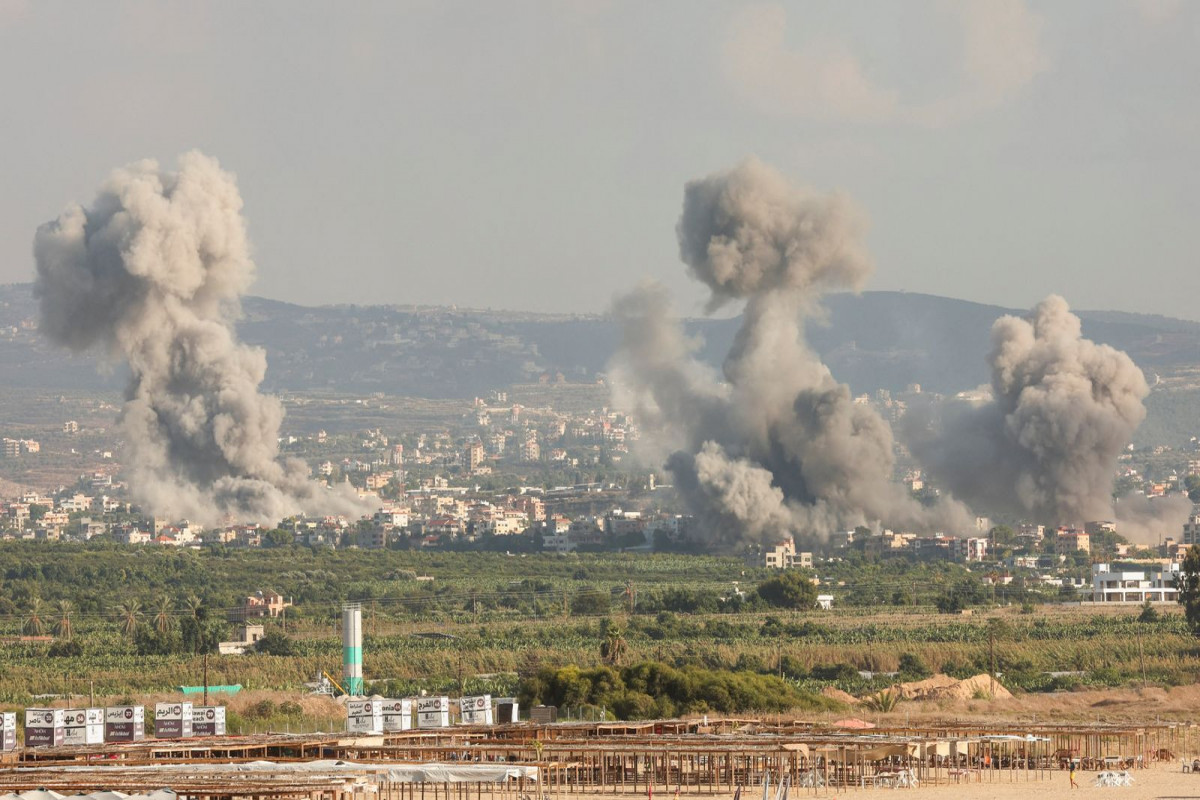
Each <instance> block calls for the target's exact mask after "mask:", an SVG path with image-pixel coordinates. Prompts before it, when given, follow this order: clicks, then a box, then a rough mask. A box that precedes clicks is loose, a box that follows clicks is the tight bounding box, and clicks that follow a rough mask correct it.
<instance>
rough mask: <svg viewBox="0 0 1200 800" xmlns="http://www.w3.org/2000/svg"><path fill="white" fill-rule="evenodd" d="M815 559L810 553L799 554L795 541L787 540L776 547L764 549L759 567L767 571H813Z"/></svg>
mask: <svg viewBox="0 0 1200 800" xmlns="http://www.w3.org/2000/svg"><path fill="white" fill-rule="evenodd" d="M812 565H813V557H812V553H809V552H798V551H797V550H796V540H795V539H790V538H789V539H785V540H784V541H782V542H780V543H779V544H777V545H775V546H774V547H771V548H768V549H764V550H763V552H762V554H761V555H760V556H759V566H763V567H766V568H767V569H793V568H794V567H804V568H806V569H812Z"/></svg>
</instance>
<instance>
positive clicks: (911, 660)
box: [900, 653, 933, 680]
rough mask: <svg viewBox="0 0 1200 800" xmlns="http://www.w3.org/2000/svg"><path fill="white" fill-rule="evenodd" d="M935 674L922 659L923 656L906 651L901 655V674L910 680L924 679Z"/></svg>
mask: <svg viewBox="0 0 1200 800" xmlns="http://www.w3.org/2000/svg"><path fill="white" fill-rule="evenodd" d="M932 674H933V671H932V670H931V669H929V667H928V666H927V665H926V664H925V662H924V661H922V660H921V657H920V656H918V655H914V654H912V653H904V654H902V655H901V656H900V675H901V676H902V677H904V678H907V679H909V680H923V679H924V678H928V677H929V676H930V675H932Z"/></svg>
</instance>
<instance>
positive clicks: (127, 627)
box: [117, 600, 142, 639]
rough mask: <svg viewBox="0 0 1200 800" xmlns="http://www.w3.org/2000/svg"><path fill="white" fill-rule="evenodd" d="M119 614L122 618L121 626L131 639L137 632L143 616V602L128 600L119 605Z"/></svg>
mask: <svg viewBox="0 0 1200 800" xmlns="http://www.w3.org/2000/svg"><path fill="white" fill-rule="evenodd" d="M117 614H118V615H119V617H120V619H121V628H122V630H124V631H125V635H126V636H128V637H129V638H130V639H132V638H133V634H134V633H136V632H137V626H138V621H139V620H140V619H141V617H142V604H141V603H139V602H138V601H137V600H126V601H125V602H124V603H120V604H118V605H117Z"/></svg>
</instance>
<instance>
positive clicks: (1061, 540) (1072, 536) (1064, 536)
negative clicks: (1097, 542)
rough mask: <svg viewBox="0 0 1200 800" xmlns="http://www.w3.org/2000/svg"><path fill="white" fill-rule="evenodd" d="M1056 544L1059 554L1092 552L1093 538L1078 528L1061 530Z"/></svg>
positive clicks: (1058, 532)
mask: <svg viewBox="0 0 1200 800" xmlns="http://www.w3.org/2000/svg"><path fill="white" fill-rule="evenodd" d="M1054 542H1055V551H1056V552H1059V553H1090V552H1092V538H1091V537H1090V536H1088V534H1087V533H1086V532H1085V531H1081V530H1079V529H1077V528H1059V529H1058V531H1057V535H1056V536H1055V539H1054Z"/></svg>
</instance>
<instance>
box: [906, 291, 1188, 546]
mask: <svg viewBox="0 0 1200 800" xmlns="http://www.w3.org/2000/svg"><path fill="white" fill-rule="evenodd" d="M988 363H989V365H990V366H991V371H992V383H991V399H990V400H989V401H987V402H983V403H966V402H952V403H950V404H948V405H947V406H945V407H944V408H943V409H942V421H941V426H940V430H939V431H938V432H937V433H936V434H935V433H933V432H932V431H931V430H928V429H926V430H921V431H918V432H916V433H915V434H914V436H913V437H911V441H910V446H911V447H912V450H913V454H914V455H915V456H917V458H918V459H919V460H920V461H921V462H922V464H923V465H924V466H925V467H926V468H928V469H929V471H930V473H931V474H932V475H933V477H934V478H935V479H936V480H937V481H938V482H939V483H940V484H942V485H944V486H945V487H947V488H948V489H950V491H951V492H953V493H954V495H955V496H956V497H958V498H959V499H961V500H963V501H965V502H966V503H968V504H969V505H971V506H972V507H975V508H978V509H980V510H987V511H989V512H996V511H1000V512H1009V513H1015V514H1020V515H1024V516H1030V517H1032V518H1034V519H1036V520H1039V521H1043V520H1044V521H1048V522H1051V523H1052V524H1064V523H1067V524H1071V523H1083V522H1086V521H1091V520H1111V519H1114V516H1115V515H1114V505H1113V499H1112V490H1113V478H1114V474H1115V471H1116V465H1117V457H1118V456H1119V455H1120V454H1121V452H1122V450H1124V448H1125V446H1126V445H1127V444H1128V443H1129V442H1130V440H1131V439H1132V437H1133V432H1134V431H1135V430H1136V429H1137V426H1138V425H1139V424H1140V423H1141V422H1142V420H1143V419H1144V418H1145V416H1146V407H1145V406H1144V405H1143V403H1142V401H1143V400H1144V399H1145V397H1146V396H1147V395H1148V394H1149V391H1150V390H1149V388H1148V387H1147V386H1146V380H1145V378H1144V376H1143V375H1142V371H1141V370H1140V369H1138V367H1137V365H1135V364H1134V363H1133V360H1132V359H1130V358H1129V356H1128V355H1126V354H1125V353H1123V352H1121V351H1119V350H1115V349H1114V348H1112V347H1109V346H1107V345H1102V344H1096V343H1095V342H1093V341H1091V340H1089V339H1085V338H1084V337H1083V334H1082V332H1081V325H1080V321H1079V317H1077V316H1075V315H1074V314H1072V313H1071V311H1070V309H1069V308H1068V306H1067V303H1066V301H1065V300H1063V298H1061V297H1058V296H1056V295H1052V296H1050V297H1047V298H1046V299H1045V300H1043V301H1042V302H1041V303H1039V304H1038V305H1037V306H1036V307H1035V308H1034V309H1033V312H1032V313H1031V314H1030V315H1029V317H1028V318H1026V319H1022V318H1019V317H1014V316H1005V317H1001V318H1000V319H998V320H997V321H996V323H995V324H994V325H993V326H992V350H991V354H990V355H989V356H988ZM1189 507H1190V504H1187V503H1180V502H1178V501H1175V502H1172V501H1164V502H1162V503H1157V502H1156V503H1155V504H1154V507H1151V506H1149V505H1147V504H1146V503H1145V502H1136V501H1134V500H1130V501H1128V502H1125V503H1122V504H1120V505H1119V506H1117V508H1116V510H1117V511H1120V512H1122V514H1121V516H1123V517H1125V518H1126V520H1127V523H1126V524H1125V525H1123V526H1120V527H1123V528H1125V529H1126V530H1127V531H1128V532H1129V533H1130V534H1132V535H1133V536H1134V537H1135V538H1142V539H1145V538H1146V535H1145V534H1144V531H1145V530H1146V529H1147V528H1148V527H1152V526H1153V524H1154V522H1153V521H1154V520H1155V519H1161V520H1163V522H1162V524H1163V525H1166V526H1169V527H1170V530H1171V531H1172V532H1173V531H1174V530H1175V528H1176V527H1177V526H1176V525H1175V521H1176V520H1177V519H1178V518H1180V517H1182V518H1183V519H1186V516H1187V509H1188V508H1189ZM1178 521H1179V523H1180V524H1181V523H1182V521H1183V520H1182V519H1178Z"/></svg>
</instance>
